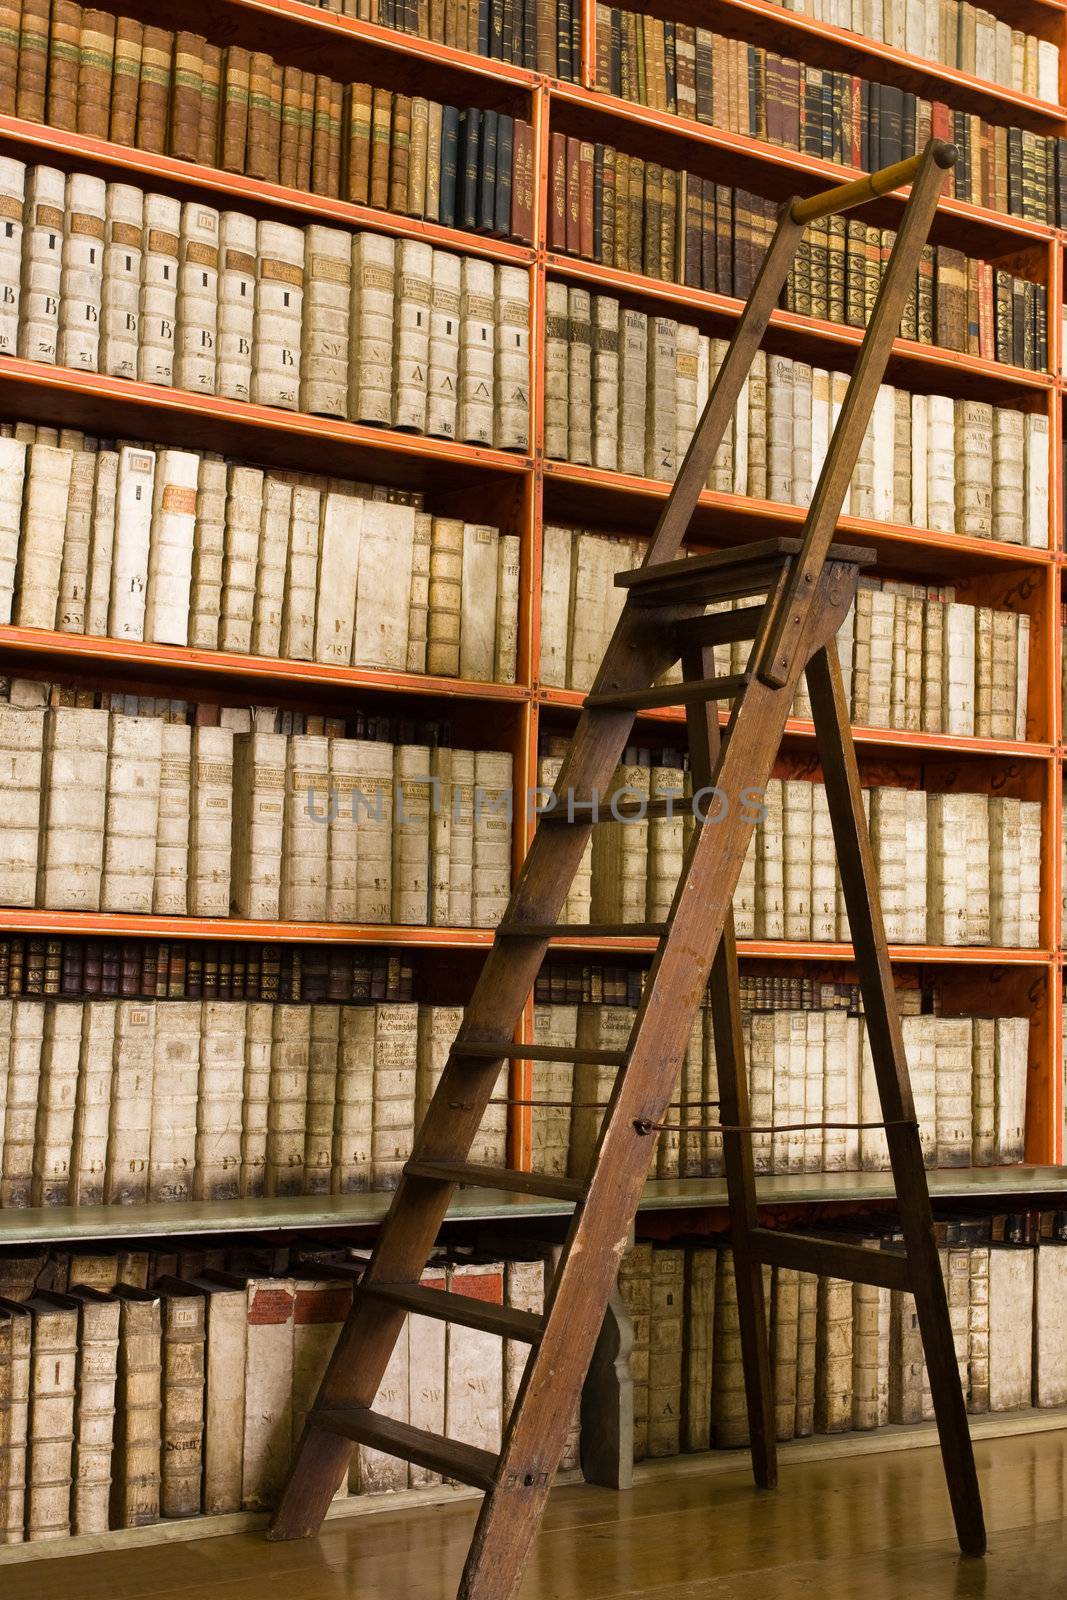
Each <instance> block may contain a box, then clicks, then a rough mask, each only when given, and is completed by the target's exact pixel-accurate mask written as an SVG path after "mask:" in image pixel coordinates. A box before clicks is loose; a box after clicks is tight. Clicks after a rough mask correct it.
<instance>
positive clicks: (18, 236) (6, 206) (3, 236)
mask: <svg viewBox="0 0 1067 1600" xmlns="http://www.w3.org/2000/svg"><path fill="white" fill-rule="evenodd" d="M25 208H26V167H25V164H24V163H23V162H21V161H15V160H13V159H12V157H11V156H2V157H0V356H13V355H17V354H18V342H19V301H20V299H21V295H22V234H23V216H24V213H25ZM0 1531H2V1530H0Z"/></svg>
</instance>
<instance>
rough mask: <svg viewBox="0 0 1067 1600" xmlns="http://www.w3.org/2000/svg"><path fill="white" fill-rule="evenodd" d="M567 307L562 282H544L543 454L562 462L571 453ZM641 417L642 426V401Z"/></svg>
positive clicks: (567, 303)
mask: <svg viewBox="0 0 1067 1600" xmlns="http://www.w3.org/2000/svg"><path fill="white" fill-rule="evenodd" d="M569 306H570V301H569V297H568V291H567V285H566V284H565V283H557V282H556V281H555V279H551V280H550V281H549V282H548V283H546V284H545V336H544V365H545V380H544V381H545V421H544V433H545V454H546V455H548V456H554V457H555V458H556V459H557V460H561V461H565V460H567V458H568V455H569V452H570V428H569V414H570V350H571V340H570V320H569ZM643 322H644V319H643V318H642V324H643ZM641 419H642V425H643V423H644V403H643V401H642V410H641Z"/></svg>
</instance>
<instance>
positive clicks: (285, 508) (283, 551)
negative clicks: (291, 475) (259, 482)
mask: <svg viewBox="0 0 1067 1600" xmlns="http://www.w3.org/2000/svg"><path fill="white" fill-rule="evenodd" d="M292 513H293V489H292V485H291V484H290V483H287V482H286V481H285V480H284V479H282V478H279V477H276V476H275V475H274V474H268V475H267V477H266V478H265V479H264V483H263V515H262V518H261V521H260V530H259V562H258V566H257V569H256V594H255V602H254V605H253V608H252V653H253V655H257V656H279V655H281V646H282V606H283V604H284V594H285V578H286V569H287V567H288V564H289V525H290V522H291V519H292Z"/></svg>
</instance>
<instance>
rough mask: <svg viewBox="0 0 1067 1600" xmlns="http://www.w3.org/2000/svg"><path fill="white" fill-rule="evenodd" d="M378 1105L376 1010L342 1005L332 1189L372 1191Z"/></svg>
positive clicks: (346, 1192)
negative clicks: (374, 1115) (374, 1119)
mask: <svg viewBox="0 0 1067 1600" xmlns="http://www.w3.org/2000/svg"><path fill="white" fill-rule="evenodd" d="M373 1103H374V1007H373V1006H342V1008H341V1025H340V1032H339V1038H338V1054H337V1088H336V1102H335V1110H334V1136H333V1161H332V1167H331V1187H332V1190H333V1193H334V1194H355V1193H358V1192H359V1191H361V1190H364V1189H369V1188H370V1182H371V1142H372V1133H373V1122H372V1109H371V1108H372V1106H373Z"/></svg>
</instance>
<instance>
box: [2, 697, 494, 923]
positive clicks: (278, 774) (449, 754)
mask: <svg viewBox="0 0 1067 1600" xmlns="http://www.w3.org/2000/svg"><path fill="white" fill-rule="evenodd" d="M0 729H2V731H0V749H2V750H3V756H2V758H0V759H2V769H0V794H2V796H3V803H4V806H5V808H6V810H5V815H6V826H5V830H4V844H3V857H2V863H0V904H3V905H7V906H34V905H39V906H41V907H43V908H48V909H53V910H70V911H126V912H135V913H148V912H155V913H156V914H162V915H168V916H184V915H186V914H188V915H190V916H201V917H207V916H215V917H227V916H230V915H231V914H232V915H234V916H238V917H245V918H253V919H256V920H272V921H273V920H277V919H278V918H282V919H285V920H292V921H300V922H322V921H325V922H394V923H417V924H418V923H421V924H426V923H440V924H447V925H449V926H465V927H466V926H471V925H474V926H478V927H489V926H492V925H494V924H495V923H497V922H498V921H499V920H500V917H501V916H502V914H503V911H504V908H505V906H506V905H507V900H508V895H509V892H510V884H511V809H512V808H511V756H510V754H508V753H506V752H501V751H494V750H488V751H486V750H476V751H471V750H456V749H452V748H449V747H444V746H438V747H437V748H434V749H431V748H430V746H429V745H423V744H397V745H393V744H392V743H390V742H389V741H388V740H387V739H359V738H355V739H349V738H344V737H334V738H330V737H328V736H326V735H317V734H297V735H291V736H286V735H285V734H280V733H271V732H260V731H252V732H248V733H238V734H236V735H235V734H234V732H233V730H232V728H229V727H209V726H198V727H196V728H190V727H188V726H187V725H186V724H184V723H178V722H170V721H166V720H164V719H163V718H162V717H152V716H149V717H137V716H132V717H131V716H126V715H124V714H122V713H119V712H113V711H106V710H103V709H99V710H97V709H91V708H86V707H80V706H77V707H70V706H56V707H52V708H44V709H42V708H36V707H32V706H21V705H15V706H12V705H8V706H0Z"/></svg>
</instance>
